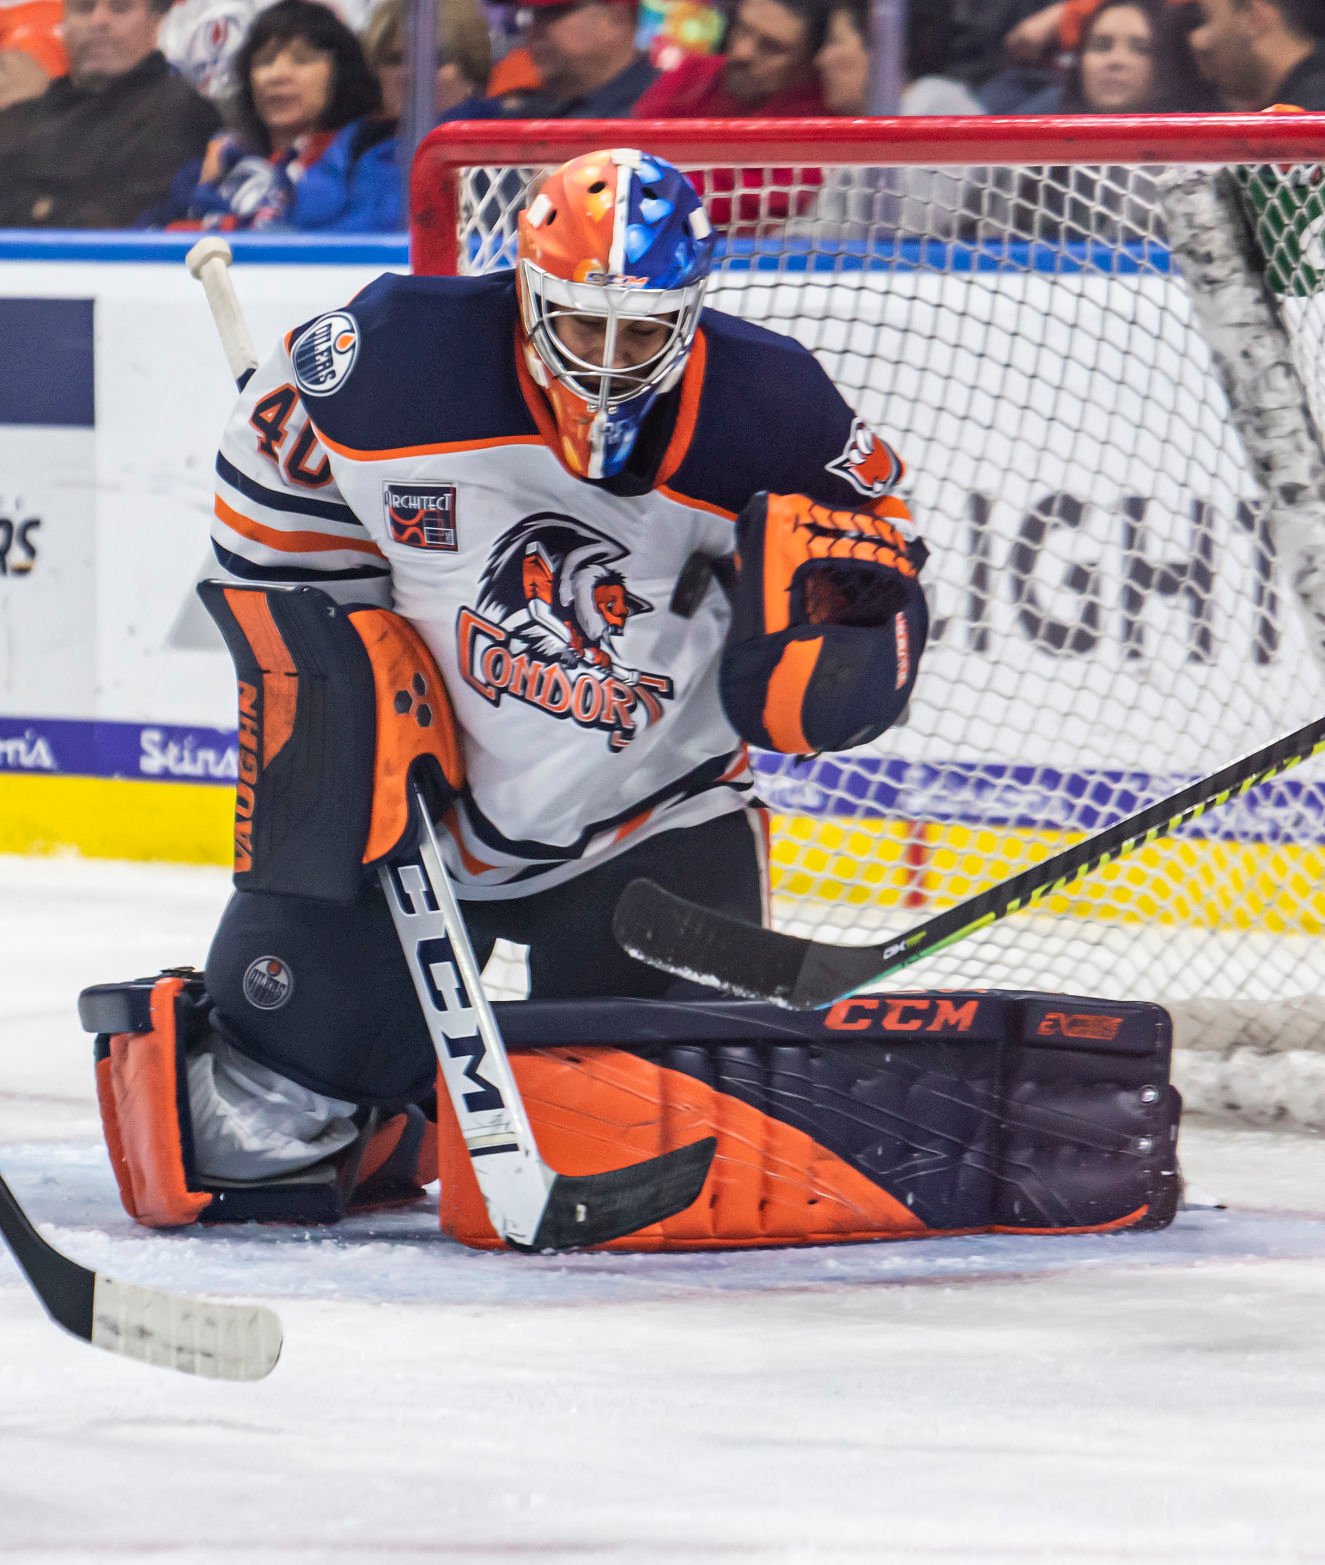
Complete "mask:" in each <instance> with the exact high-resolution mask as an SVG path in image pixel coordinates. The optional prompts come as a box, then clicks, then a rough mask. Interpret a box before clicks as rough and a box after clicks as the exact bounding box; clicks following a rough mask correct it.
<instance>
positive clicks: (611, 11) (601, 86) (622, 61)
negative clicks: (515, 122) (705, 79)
mask: <svg viewBox="0 0 1325 1565" xmlns="http://www.w3.org/2000/svg"><path fill="white" fill-rule="evenodd" d="M526 11H527V20H526V33H525V43H526V44H527V46H528V49H529V54H530V57H531V59H532V62H533V65H534V68H535V69H536V71H537V72H538V79H539V83H540V85H539V86H538V87H533V88H531V87H525V88H519V89H517V90H515V91H512V92H507V93H504V94H503V95H502V96H501V97H498V98H469V99H467V100H466V101H465V102H464V103H461V104H459V105H457V107H456V108H454V109H452V110H451V111H450V113H448V114H445V115H443V116H442V117H443V119H448V120H471V119H577V120H596V119H622V118H624V117H625V116H626V115H628V114H629V113H630V112H631V109H632V108H633V107H634V104H635V102H636V100H637V99H638V98H639V96H640V94H641V93H642V92H644V91H645V89H646V88H648V87H649V86H650V85H651V84H652V83H653V82H654V81H655V80H656V78H657V75H658V72H657V70H656V69H655V68H654V67H653V66H652V65H650V64H649V62H648V60H647V59H646V58H645V57H644V55H643V53H642V52H641V51H640V49H639V48H638V47H637V45H636V42H635V0H527V4H526Z"/></svg>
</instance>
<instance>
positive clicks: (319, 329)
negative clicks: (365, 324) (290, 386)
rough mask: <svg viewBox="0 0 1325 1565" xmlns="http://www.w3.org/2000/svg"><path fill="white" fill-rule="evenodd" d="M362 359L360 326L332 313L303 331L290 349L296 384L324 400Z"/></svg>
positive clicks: (343, 313)
mask: <svg viewBox="0 0 1325 1565" xmlns="http://www.w3.org/2000/svg"><path fill="white" fill-rule="evenodd" d="M358 356H359V325H358V322H357V321H356V320H355V319H354V317H353V316H352V315H350V314H347V313H346V311H344V310H333V311H332V312H331V314H330V315H323V316H322V317H321V318H320V319H318V320H316V321H314V322H313V324H312V325H311V326H309V327H307V328H306V329H305V330H304V331H302V332H301V333H300V334H299V336H298V337H297V338H296V339H295V343H294V346H293V347H292V348H291V349H290V360H291V362H292V363H293V365H294V378H295V383H296V384H297V385H298V387H299V389H300V391H302V392H303V393H304V395H305V396H309V397H325V396H327V395H328V394H329V393H330V392H333V391H335V389H336V388H337V386H340V385H343V384H344V383H345V381H346V380H347V379H348V378H349V374H350V371H351V370H352V369H353V368H354V361H355V359H357V358H358Z"/></svg>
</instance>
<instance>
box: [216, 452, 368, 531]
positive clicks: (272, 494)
mask: <svg viewBox="0 0 1325 1565" xmlns="http://www.w3.org/2000/svg"><path fill="white" fill-rule="evenodd" d="M216 476H217V477H218V478H219V479H220V480H221V482H222V483H223V484H228V485H229V487H230V488H231V489H233V490H235V492H236V493H237V494H241V495H243V496H244V498H245V499H246V500H252V501H253V502H254V503H255V504H257V505H263V506H266V507H267V508H268V509H269V510H272V511H291V512H293V513H294V514H295V515H296V516H316V517H318V518H319V519H320V520H321V521H324V522H341V523H343V524H344V525H345V526H347V527H359V526H361V525H362V524H361V523H360V521H359V518H358V517H357V516H356V515H355V514H354V512H353V511H352V510H350V508H349V506H348V505H338V504H336V502H335V501H334V500H315V499H313V498H312V497H311V496H305V495H297V494H291V493H290V492H289V491H288V490H285V489H268V488H267V487H266V485H265V484H260V483H259V482H258V481H257V479H256V478H252V477H250V476H249V474H247V473H244V472H241V471H240V469H239V468H237V467H236V466H235V464H234V463H233V462H232V461H230V460H229V458H228V457H226V456H225V455H224V454H222V453H220V452H218V453H217V457H216Z"/></svg>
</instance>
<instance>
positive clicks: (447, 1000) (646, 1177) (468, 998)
mask: <svg viewBox="0 0 1325 1565" xmlns="http://www.w3.org/2000/svg"><path fill="white" fill-rule="evenodd" d="M186 264H187V266H188V268H189V271H190V272H191V273H192V274H193V275H194V276H195V277H196V278H197V279H198V280H199V282H201V283H202V285H203V287H204V289H205V290H206V293H207V302H208V304H209V305H210V306H211V310H212V319H213V320H214V321H215V323H216V329H217V333H218V335H219V336H220V339H221V346H222V348H223V349H224V351H225V355H226V362H227V363H228V364H229V366H230V373H231V374H232V375H233V376H234V377H235V381H236V383H237V384H238V385H239V386H241V387H243V386H244V385H245V384H246V383H247V380H248V377H249V375H250V374H251V373H252V371H253V368H254V366H255V365H256V363H257V355H256V353H255V352H254V350H253V343H252V339H251V338H250V337H249V334H248V328H247V326H246V325H245V322H244V316H243V312H242V311H241V309H240V307H239V301H238V299H237V298H236V296H235V291H234V288H233V286H232V284H231V282H230V276H229V273H228V270H227V268H228V266H229V264H230V247H229V246H228V245H227V244H226V242H225V241H224V240H223V239H220V238H218V237H215V236H212V237H209V238H207V239H202V240H200V241H199V242H198V243H197V244H196V245H194V247H193V248H192V250H190V251H189V254H188V256H187V257H186ZM412 808H413V810H414V812H415V822H416V825H417V826H418V835H419V846H418V850H417V851H416V853H415V854H413V855H412V857H410V858H408V859H406V860H404V861H402V862H398V863H395V864H392V865H390V866H389V867H387V868H384V869H382V870H381V871H380V880H381V885H382V890H383V893H384V894H385V896H386V900H387V906H388V907H389V909H390V911H391V917H392V920H393V922H394V923H395V926H396V934H397V936H398V937H399V940H400V946H401V951H402V952H403V954H404V957H405V961H406V963H407V964H408V966H409V969H410V974H411V976H412V978H413V980H414V988H415V992H416V993H417V995H418V1000H419V1006H420V1009H421V1010H422V1012H423V1019H424V1023H425V1025H426V1026H427V1028H428V1034H429V1037H430V1038H431V1039H432V1043H433V1048H434V1050H435V1051H436V1054H437V1061H438V1064H439V1065H440V1067H441V1072H442V1080H443V1082H444V1083H445V1084H446V1090H447V1096H448V1097H449V1099H450V1102H451V1106H452V1108H453V1109H454V1111H455V1116H456V1122H457V1124H458V1125H459V1127H460V1134H461V1136H462V1138H463V1140H464V1143H465V1148H466V1150H467V1151H468V1153H469V1158H470V1163H471V1165H472V1167H473V1170H474V1176H475V1179H476V1180H477V1182H478V1187H479V1190H480V1192H481V1194H482V1196H483V1202H484V1205H485V1206H486V1207H487V1211H488V1217H489V1219H490V1220H491V1222H492V1226H493V1228H494V1229H495V1230H496V1231H497V1233H498V1234H499V1235H500V1236H501V1238H502V1239H503V1240H504V1241H505V1242H506V1243H507V1244H508V1245H510V1246H511V1248H512V1249H516V1250H567V1249H572V1248H577V1247H583V1246H586V1245H595V1244H605V1243H606V1242H607V1241H608V1240H609V1239H617V1238H620V1237H621V1236H622V1235H624V1234H629V1233H635V1232H637V1231H638V1230H639V1229H641V1228H648V1227H650V1226H651V1225H652V1224H654V1223H659V1222H662V1220H663V1219H664V1218H666V1217H671V1216H672V1215H673V1214H674V1213H676V1212H680V1211H684V1209H685V1208H686V1207H687V1206H689V1205H690V1204H691V1202H693V1201H694V1200H695V1198H696V1197H697V1196H698V1195H699V1192H700V1190H701V1189H702V1188H703V1185H704V1181H705V1180H706V1179H707V1178H708V1171H709V1165H710V1164H711V1163H712V1162H713V1154H714V1152H715V1151H716V1149H717V1140H716V1139H715V1138H714V1137H712V1136H710V1137H707V1138H706V1139H704V1140H702V1141H695V1142H692V1143H691V1144H690V1145H688V1146H684V1147H676V1148H674V1149H673V1150H672V1151H670V1152H665V1153H663V1154H662V1155H661V1156H659V1157H654V1158H649V1159H647V1160H646V1161H644V1162H642V1163H635V1164H631V1165H630V1166H628V1167H626V1168H616V1169H610V1170H608V1171H606V1172H605V1173H601V1174H584V1175H566V1174H558V1173H557V1172H556V1171H555V1170H554V1169H552V1168H549V1167H548V1165H547V1164H546V1163H545V1162H544V1161H543V1159H542V1158H541V1157H540V1156H539V1151H538V1143H537V1141H536V1140H535V1138H534V1132H533V1127H532V1126H531V1125H530V1123H529V1117H528V1115H527V1114H526V1113H525V1108H524V1104H523V1102H522V1101H521V1098H520V1090H519V1087H518V1086H517V1084H516V1080H515V1073H514V1071H513V1070H512V1069H511V1062H510V1057H509V1056H508V1054H507V1052H506V1045H505V1043H504V1041H503V1039H502V1036H501V1030H500V1028H499V1027H498V1025H497V1018H496V1014H495V1012H494V1011H493V1009H492V1005H491V1003H490V1002H489V1000H488V997H487V994H486V993H485V991H484V988H483V981H482V977H481V974H480V972H479V965H478V961H477V959H476V957H475V955H474V948H473V946H472V944H471V943H470V939H469V933H468V931H467V929H466V928H465V921H464V915H463V914H462V913H461V911H460V906H459V903H458V902H457V901H456V897H455V893H454V891H453V890H452V889H451V882H450V877H449V876H448V875H447V872H446V866H445V864H444V863H443V860H442V851H441V846H440V844H439V842H438V839H437V832H436V829H435V827H434V826H433V823H432V818H431V816H430V814H429V812H428V809H427V806H426V803H425V801H424V799H423V796H422V794H421V793H420V792H419V790H418V787H417V785H412Z"/></svg>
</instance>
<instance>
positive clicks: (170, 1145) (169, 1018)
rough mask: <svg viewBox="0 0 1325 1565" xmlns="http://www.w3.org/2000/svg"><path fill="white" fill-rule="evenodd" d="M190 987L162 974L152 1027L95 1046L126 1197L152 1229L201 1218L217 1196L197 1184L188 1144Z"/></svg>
mask: <svg viewBox="0 0 1325 1565" xmlns="http://www.w3.org/2000/svg"><path fill="white" fill-rule="evenodd" d="M184 987H185V984H184V979H183V978H181V977H178V976H171V977H164V978H161V979H160V980H158V982H157V983H155V984H154V985H153V986H152V992H151V995H150V996H149V1002H148V1003H149V1007H150V1026H149V1027H148V1029H147V1030H145V1031H142V1032H132V1033H130V1032H122V1033H111V1034H109V1035H106V1034H103V1035H101V1036H99V1037H98V1039H97V1045H96V1073H97V1102H98V1104H99V1105H100V1108H101V1122H102V1125H103V1127H104V1129H105V1134H106V1147H107V1150H108V1151H109V1153H110V1162H111V1168H112V1169H113V1170H114V1173H115V1181H116V1183H117V1184H118V1185H119V1189H120V1200H121V1201H122V1202H123V1203H124V1209H125V1211H126V1212H128V1214H129V1215H130V1216H131V1217H135V1218H137V1219H138V1221H139V1222H140V1223H143V1224H144V1225H145V1226H147V1227H148V1228H176V1227H179V1226H181V1225H183V1224H186V1223H192V1222H196V1221H197V1220H198V1218H199V1217H201V1216H202V1214H203V1213H204V1212H205V1211H206V1210H207V1208H208V1207H209V1206H210V1205H211V1200H212V1198H211V1196H210V1195H209V1194H208V1193H207V1192H206V1191H204V1190H200V1189H198V1188H196V1186H194V1185H192V1183H191V1181H190V1177H189V1171H188V1162H189V1159H188V1156H187V1154H186V1152H185V1148H184V1133H185V1131H184V1127H185V1126H186V1125H187V1124H188V1109H187V1104H186V1101H185V1098H184V1080H183V1058H184V1056H183V1050H182V1048H181V1046H180V1036H179V1027H178V1020H179V1018H178V1017H177V1005H178V1002H179V999H180V996H181V994H182V993H183V991H184Z"/></svg>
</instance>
